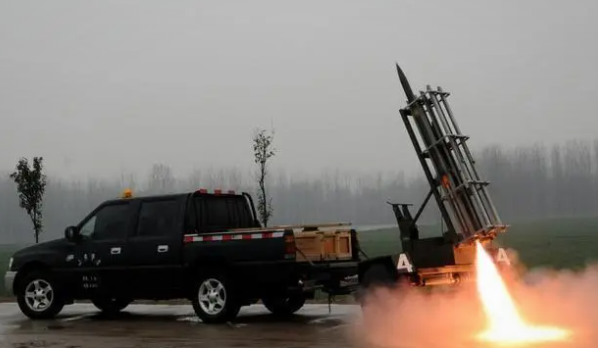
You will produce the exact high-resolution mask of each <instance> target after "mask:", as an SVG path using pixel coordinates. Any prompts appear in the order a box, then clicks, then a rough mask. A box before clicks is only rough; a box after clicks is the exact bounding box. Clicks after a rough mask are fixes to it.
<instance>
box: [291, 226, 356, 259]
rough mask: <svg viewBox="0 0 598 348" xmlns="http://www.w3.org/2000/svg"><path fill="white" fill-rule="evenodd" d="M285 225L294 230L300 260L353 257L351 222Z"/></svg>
mask: <svg viewBox="0 0 598 348" xmlns="http://www.w3.org/2000/svg"><path fill="white" fill-rule="evenodd" d="M280 227H283V226H280ZM284 227H285V228H291V229H293V231H294V234H295V244H296V246H297V255H296V257H297V261H298V262H308V261H312V262H317V261H340V260H350V259H351V258H352V255H353V250H352V248H351V245H352V243H351V225H350V224H341V223H331V224H321V225H297V226H284Z"/></svg>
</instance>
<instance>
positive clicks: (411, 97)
mask: <svg viewBox="0 0 598 348" xmlns="http://www.w3.org/2000/svg"><path fill="white" fill-rule="evenodd" d="M395 64H396V65H397V73H398V74H399V80H401V85H402V86H403V91H405V95H406V96H407V102H408V103H411V102H412V101H414V100H415V94H413V90H412V89H411V86H410V85H409V81H407V76H405V73H404V72H403V70H401V67H400V66H399V64H398V63H395Z"/></svg>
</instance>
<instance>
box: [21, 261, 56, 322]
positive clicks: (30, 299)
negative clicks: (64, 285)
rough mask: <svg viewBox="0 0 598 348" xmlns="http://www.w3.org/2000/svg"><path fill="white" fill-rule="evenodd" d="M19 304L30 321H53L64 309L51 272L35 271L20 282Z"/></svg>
mask: <svg viewBox="0 0 598 348" xmlns="http://www.w3.org/2000/svg"><path fill="white" fill-rule="evenodd" d="M16 290H17V291H16V295H17V303H18V305H19V308H20V310H21V312H23V314H25V315H26V316H27V317H29V318H30V319H52V318H54V317H56V316H57V315H58V314H59V313H60V312H61V311H62V309H63V308H64V304H65V302H64V299H63V298H62V297H61V294H60V289H59V285H58V282H57V281H56V280H55V278H54V277H53V276H52V274H51V273H50V272H49V271H46V272H43V271H34V272H31V273H29V274H26V275H25V276H24V277H23V279H21V280H20V281H19V285H18V287H17V289H16Z"/></svg>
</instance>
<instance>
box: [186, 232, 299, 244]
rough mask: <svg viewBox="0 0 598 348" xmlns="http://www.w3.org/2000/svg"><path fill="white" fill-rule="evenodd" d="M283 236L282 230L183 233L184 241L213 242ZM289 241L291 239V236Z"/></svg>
mask: <svg viewBox="0 0 598 348" xmlns="http://www.w3.org/2000/svg"><path fill="white" fill-rule="evenodd" d="M283 236H284V231H274V232H253V233H252V232H245V233H230V234H229V233H226V234H212V235H207V236H198V235H197V234H193V235H185V236H184V241H185V243H191V242H214V241H227V240H247V239H264V238H281V237H283ZM290 237H291V239H290V240H291V241H292V240H293V238H292V236H290Z"/></svg>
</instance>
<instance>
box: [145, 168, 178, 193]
mask: <svg viewBox="0 0 598 348" xmlns="http://www.w3.org/2000/svg"><path fill="white" fill-rule="evenodd" d="M174 183H175V179H174V176H173V174H172V170H171V169H170V167H169V166H167V165H165V164H154V165H153V166H152V169H151V171H150V175H149V183H148V186H149V188H148V189H149V191H150V192H154V193H167V192H172V190H173V189H174Z"/></svg>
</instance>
